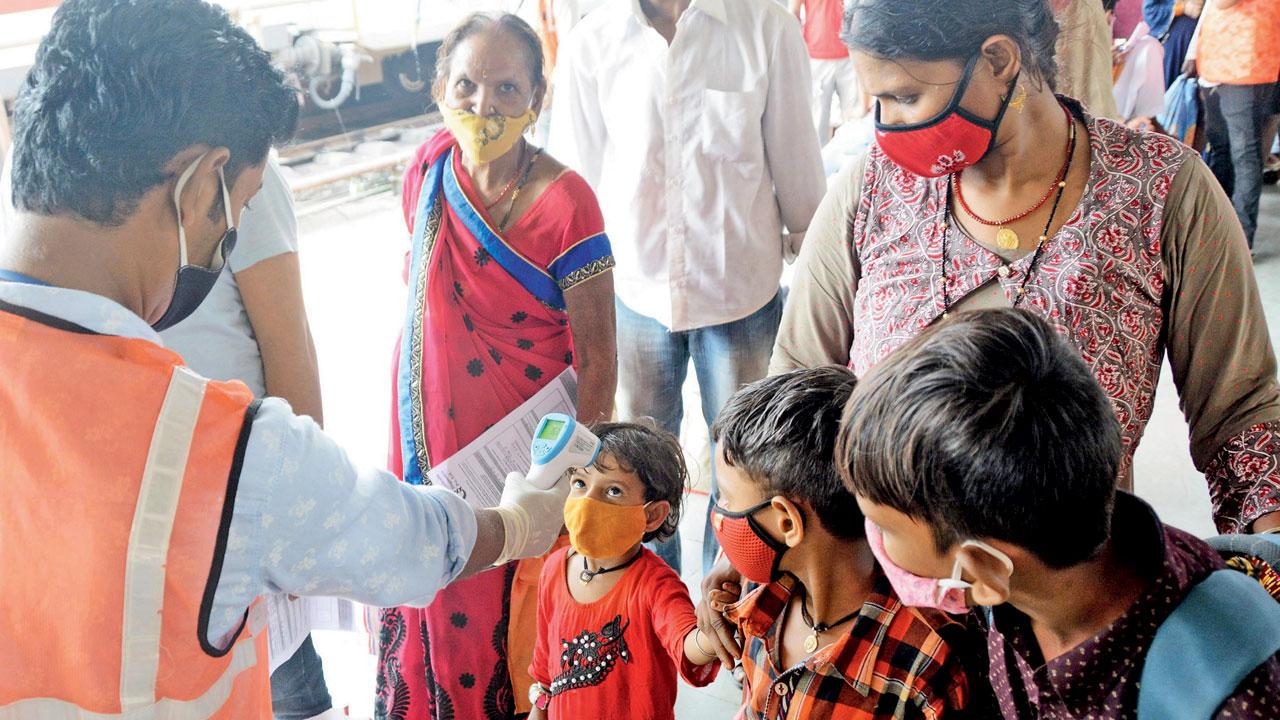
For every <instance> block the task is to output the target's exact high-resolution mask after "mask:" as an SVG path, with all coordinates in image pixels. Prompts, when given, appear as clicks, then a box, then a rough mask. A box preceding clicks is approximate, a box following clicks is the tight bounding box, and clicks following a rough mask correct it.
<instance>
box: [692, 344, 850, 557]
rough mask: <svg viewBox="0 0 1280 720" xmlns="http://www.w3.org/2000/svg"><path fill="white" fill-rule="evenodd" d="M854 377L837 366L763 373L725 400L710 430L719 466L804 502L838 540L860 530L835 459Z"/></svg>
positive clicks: (771, 491)
mask: <svg viewBox="0 0 1280 720" xmlns="http://www.w3.org/2000/svg"><path fill="white" fill-rule="evenodd" d="M856 382H857V381H856V379H855V378H854V375H853V373H852V372H850V371H849V369H848V368H843V367H839V366H836V365H831V366H827V367H819V368H810V369H805V370H796V371H793V372H789V373H786V374H784V375H775V376H773V377H769V378H765V379H764V380H760V381H758V382H754V383H752V384H750V385H747V386H746V387H744V388H742V389H741V390H739V391H738V392H737V394H735V395H734V396H733V397H732V398H730V399H729V402H728V403H727V404H726V405H725V406H724V409H723V410H721V411H720V415H719V416H718V417H717V418H716V421H715V423H714V424H713V425H712V428H711V437H712V439H713V440H714V441H715V442H716V443H717V444H718V445H719V447H720V448H721V449H722V450H723V451H724V459H725V462H726V463H728V464H729V465H730V466H731V467H736V468H738V469H740V470H742V471H743V472H745V473H746V474H747V476H748V477H750V478H751V479H752V480H754V481H755V482H757V483H759V484H760V487H761V489H762V490H763V491H764V492H765V494H766V495H781V496H783V497H786V498H789V499H791V500H800V501H803V502H804V503H805V504H807V505H808V506H809V507H811V508H813V511H814V513H815V514H816V515H817V516H818V522H820V523H821V524H822V526H823V527H824V528H826V529H827V531H828V532H830V533H831V534H832V535H835V536H836V537H839V538H844V539H857V538H861V537H862V536H863V535H864V528H863V520H862V512H861V511H860V510H859V509H858V503H857V501H856V500H855V499H854V497H853V495H852V494H851V493H850V492H849V491H848V490H846V489H845V487H844V485H843V484H841V482H840V475H839V473H838V471H837V469H836V465H835V462H834V460H835V457H834V452H835V444H836V430H837V428H838V427H839V424H840V413H841V411H842V410H843V409H844V405H845V402H846V401H847V400H848V399H849V395H850V393H852V392H853V387H854V384H855V383H856Z"/></svg>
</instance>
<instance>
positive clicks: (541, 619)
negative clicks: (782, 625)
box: [529, 423, 720, 720]
mask: <svg viewBox="0 0 1280 720" xmlns="http://www.w3.org/2000/svg"><path fill="white" fill-rule="evenodd" d="M592 431H593V432H594V433H595V434H596V437H598V438H600V455H599V457H598V458H597V459H596V462H595V464H594V465H592V466H591V467H589V468H586V469H582V470H575V471H574V474H573V476H572V478H571V481H570V485H571V490H570V493H569V500H568V502H566V503H565V509H564V522H565V527H567V528H568V530H569V544H570V547H567V548H564V549H562V550H559V551H557V552H555V553H552V554H551V555H550V556H549V557H548V558H547V561H546V564H545V565H544V566H543V570H542V577H541V578H540V582H539V586H538V639H537V642H536V644H535V645H534V652H533V663H532V665H530V667H529V674H530V675H532V676H533V678H534V680H536V681H537V682H536V683H535V684H534V686H533V688H532V690H531V691H530V694H529V695H530V697H529V700H530V702H531V703H532V704H533V706H534V708H533V712H532V714H531V715H530V716H529V717H530V720H546V719H548V718H550V719H551V720H556V719H557V718H559V719H563V720H578V719H579V718H602V719H604V718H610V719H611V718H618V719H619V720H621V719H622V718H646V719H651V720H674V718H675V701H676V677H677V675H679V677H681V678H683V679H684V680H685V682H687V683H689V684H691V685H693V686H695V687H702V686H705V685H708V684H710V683H711V681H712V680H714V679H715V676H716V673H717V671H718V670H719V667H720V665H719V663H718V662H717V660H716V655H715V652H714V651H713V650H712V649H711V644H710V642H709V641H708V640H706V639H704V638H702V637H701V634H702V633H701V631H700V630H699V629H698V627H697V618H696V616H695V615H694V611H693V603H692V602H691V601H690V599H689V590H688V588H686V587H685V585H684V583H683V582H681V580H680V578H679V576H677V575H676V573H675V571H674V570H672V569H671V567H670V566H668V565H667V564H666V563H665V562H663V561H662V560H661V559H660V558H659V557H658V556H657V555H655V554H654V553H653V551H651V550H649V549H647V548H645V547H644V546H643V545H642V544H641V543H642V542H648V541H651V540H662V539H664V538H667V537H670V535H671V534H672V533H673V532H675V528H676V524H677V523H678V522H679V520H680V505H681V501H682V499H683V497H684V491H685V480H686V478H687V476H688V472H687V470H686V468H685V462H684V454H683V452H682V451H681V449H680V441H679V440H677V439H676V437H675V436H674V435H671V434H670V433H667V432H664V431H662V430H657V429H653V428H650V427H646V426H644V425H640V424H635V423H602V424H598V425H596V426H594V427H593V428H592ZM704 648H705V649H704Z"/></svg>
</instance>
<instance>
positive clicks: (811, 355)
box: [769, 156, 865, 375]
mask: <svg viewBox="0 0 1280 720" xmlns="http://www.w3.org/2000/svg"><path fill="white" fill-rule="evenodd" d="M864 167H865V158H864V157H862V156H860V157H858V158H855V159H854V160H852V161H850V163H849V164H848V165H847V166H845V168H844V169H843V170H841V171H840V174H839V175H837V176H836V179H835V182H833V183H832V185H831V188H830V189H829V190H828V191H827V194H826V196H825V197H823V198H822V203H821V204H820V205H818V211H817V212H816V213H814V215H813V221H812V222H810V223H809V230H808V232H807V233H806V234H805V241H804V245H803V246H801V248H800V257H799V258H798V259H797V260H796V269H795V278H794V279H793V280H792V283H791V291H790V295H789V296H788V297H787V304H786V307H785V308H784V309H783V312H782V325H781V327H779V329H778V340H777V342H776V343H775V344H774V346H773V359H772V360H771V361H770V363H769V374H770V375H777V374H779V373H784V372H789V371H791V370H797V369H799V368H807V367H819V366H821V365H832V364H835V365H846V364H848V362H849V348H850V346H851V345H852V344H853V298H854V293H855V290H856V287H857V275H858V273H857V268H856V267H855V262H854V253H853V247H852V245H851V244H850V242H849V223H850V220H851V218H852V217H853V210H854V208H855V207H857V202H858V196H859V195H860V194H861V192H862V171H863V168H864Z"/></svg>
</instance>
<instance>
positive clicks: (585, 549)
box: [564, 497, 649, 558]
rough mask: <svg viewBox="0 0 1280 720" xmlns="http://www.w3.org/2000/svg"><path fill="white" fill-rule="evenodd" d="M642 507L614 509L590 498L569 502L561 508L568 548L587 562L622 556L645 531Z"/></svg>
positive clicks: (638, 540)
mask: <svg viewBox="0 0 1280 720" xmlns="http://www.w3.org/2000/svg"><path fill="white" fill-rule="evenodd" d="M645 507H646V505H614V504H612V503H607V502H602V501H600V500H593V499H592V498H589V497H577V498H569V500H568V502H566V503H565V504H564V525H565V527H567V528H569V544H570V545H572V546H573V549H574V550H577V551H578V553H579V554H581V555H585V556H586V557H589V558H613V557H619V556H621V555H624V554H626V552H627V551H628V550H630V549H631V548H632V547H633V546H635V544H636V543H638V542H640V541H641V540H642V539H643V538H644V528H645V525H647V524H648V522H649V519H648V517H647V516H646V515H645V512H644V509H645Z"/></svg>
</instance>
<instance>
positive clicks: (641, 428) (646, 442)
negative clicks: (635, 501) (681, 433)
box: [591, 423, 689, 542]
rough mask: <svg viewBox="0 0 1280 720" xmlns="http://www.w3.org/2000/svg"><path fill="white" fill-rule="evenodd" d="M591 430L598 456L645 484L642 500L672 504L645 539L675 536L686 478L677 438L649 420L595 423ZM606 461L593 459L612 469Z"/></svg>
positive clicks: (661, 538)
mask: <svg viewBox="0 0 1280 720" xmlns="http://www.w3.org/2000/svg"><path fill="white" fill-rule="evenodd" d="M591 432H593V433H595V436H596V437H598V438H600V455H601V457H603V456H604V455H609V456H610V457H611V458H612V460H613V462H614V463H616V469H618V470H621V471H623V472H629V473H635V474H636V476H637V477H639V478H640V482H642V483H644V500H645V502H656V501H658V500H666V501H667V503H668V504H670V505H671V513H670V514H669V515H667V520H666V522H664V523H662V525H661V526H660V527H659V528H658V529H657V530H654V531H653V532H650V533H645V536H644V541H645V542H649V541H650V540H658V541H661V540H666V539H667V538H669V537H671V536H672V535H675V534H676V528H677V527H679V526H680V507H681V505H682V503H683V501H684V491H685V486H686V485H687V483H688V480H689V470H688V468H687V467H686V466H685V462H684V451H683V450H681V449H680V440H679V438H677V437H676V436H675V435H672V434H671V433H669V432H667V431H665V430H659V429H658V428H657V427H656V426H651V425H650V424H648V423H597V424H595V425H593V426H592V427H591ZM602 463H603V464H602ZM608 463H609V461H608V460H597V461H596V465H597V466H600V467H601V469H603V470H613V469H615V468H614V467H610V466H609V465H608Z"/></svg>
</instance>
